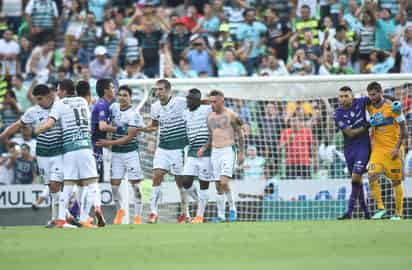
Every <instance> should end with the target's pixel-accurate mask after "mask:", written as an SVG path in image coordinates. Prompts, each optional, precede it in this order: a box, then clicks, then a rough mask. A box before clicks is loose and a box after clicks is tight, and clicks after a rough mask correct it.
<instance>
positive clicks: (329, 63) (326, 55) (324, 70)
mask: <svg viewBox="0 0 412 270" xmlns="http://www.w3.org/2000/svg"><path fill="white" fill-rule="evenodd" d="M320 63H321V65H320V67H319V72H318V74H319V75H330V71H331V69H332V67H333V53H331V52H330V51H329V50H323V55H322V57H321V59H320Z"/></svg>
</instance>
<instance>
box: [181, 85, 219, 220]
mask: <svg viewBox="0 0 412 270" xmlns="http://www.w3.org/2000/svg"><path fill="white" fill-rule="evenodd" d="M201 98H202V94H201V92H200V90H199V89H196V88H193V89H190V90H189V93H188V95H187V96H186V102H187V107H188V109H187V110H186V111H185V115H184V118H185V121H186V134H187V137H188V140H189V142H188V144H189V145H188V146H189V149H188V157H187V160H186V162H185V165H184V170H183V174H184V175H185V178H184V182H183V186H184V188H185V189H186V191H187V192H188V194H191V196H192V197H198V205H197V211H196V217H195V218H194V219H193V220H192V223H194V224H200V223H203V216H204V212H205V208H206V205H207V201H208V200H209V182H210V180H211V173H212V168H211V161H210V149H208V150H207V151H206V152H205V153H204V154H203V156H202V157H198V156H197V151H198V150H199V148H200V147H202V146H203V145H204V144H206V143H207V141H208V139H209V129H208V127H207V117H208V115H209V114H210V113H211V112H212V108H211V106H210V105H202V104H201V103H202V100H201ZM194 177H198V178H199V185H200V191H199V196H197V192H196V188H195V187H194V185H193V180H194Z"/></svg>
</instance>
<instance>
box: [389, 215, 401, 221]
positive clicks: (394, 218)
mask: <svg viewBox="0 0 412 270" xmlns="http://www.w3.org/2000/svg"><path fill="white" fill-rule="evenodd" d="M391 220H402V218H401V217H400V216H398V215H394V216H393V217H391Z"/></svg>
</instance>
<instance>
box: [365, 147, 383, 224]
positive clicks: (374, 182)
mask: <svg viewBox="0 0 412 270" xmlns="http://www.w3.org/2000/svg"><path fill="white" fill-rule="evenodd" d="M382 172H383V166H382V163H381V161H379V157H378V156H377V154H374V153H372V155H371V159H370V161H369V166H368V180H369V189H370V191H371V193H372V196H373V198H374V199H375V202H376V207H377V211H376V213H375V214H374V215H373V216H372V219H381V218H383V216H384V215H385V214H386V209H385V205H384V204H383V200H382V191H381V186H380V183H379V177H380V175H381V174H382Z"/></svg>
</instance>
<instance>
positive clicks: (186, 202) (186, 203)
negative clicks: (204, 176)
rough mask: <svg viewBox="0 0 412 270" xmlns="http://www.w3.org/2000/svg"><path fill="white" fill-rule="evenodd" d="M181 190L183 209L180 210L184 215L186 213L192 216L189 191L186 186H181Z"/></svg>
mask: <svg viewBox="0 0 412 270" xmlns="http://www.w3.org/2000/svg"><path fill="white" fill-rule="evenodd" d="M179 191H180V199H181V201H182V209H180V212H181V214H182V215H186V216H187V217H189V216H190V214H189V194H188V193H187V191H186V189H185V188H183V187H182V188H179Z"/></svg>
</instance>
